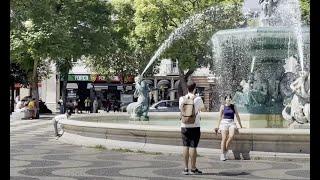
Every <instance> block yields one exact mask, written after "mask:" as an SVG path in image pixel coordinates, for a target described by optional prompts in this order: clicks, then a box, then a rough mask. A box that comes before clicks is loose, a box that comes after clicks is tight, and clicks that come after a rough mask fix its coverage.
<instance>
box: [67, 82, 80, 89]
mask: <svg viewBox="0 0 320 180" xmlns="http://www.w3.org/2000/svg"><path fill="white" fill-rule="evenodd" d="M67 89H78V84H77V83H67Z"/></svg>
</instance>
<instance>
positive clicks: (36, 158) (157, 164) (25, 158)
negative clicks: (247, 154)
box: [10, 118, 310, 180]
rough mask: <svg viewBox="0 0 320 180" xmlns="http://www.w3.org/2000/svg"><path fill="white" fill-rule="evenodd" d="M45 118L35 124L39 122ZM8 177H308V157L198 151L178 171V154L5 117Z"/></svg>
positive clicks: (21, 179)
mask: <svg viewBox="0 0 320 180" xmlns="http://www.w3.org/2000/svg"><path fill="white" fill-rule="evenodd" d="M45 121H47V122H48V123H44V124H41V123H40V124H39V122H45ZM10 124H12V125H11V126H10V140H11V142H10V160H11V161H10V168H11V169H10V179H13V180H29V179H30V180H34V179H41V180H47V179H50V180H59V179H65V180H69V179H70V180H74V179H79V180H91V179H92V180H100V179H116V180H117V179H119V180H122V179H123V180H127V179H130V180H131V179H132V180H135V179H139V180H144V179H148V180H149V179H151V180H180V179H181V180H184V179H186V180H189V179H190V180H191V179H218V180H219V179H221V180H222V179H253V180H257V179H299V180H301V179H310V164H309V163H310V161H309V160H301V161H297V162H295V161H292V162H288V161H285V160H281V159H277V160H276V161H270V160H247V161H244V160H227V161H223V162H222V161H220V160H219V155H213V156H200V157H199V158H198V159H197V166H198V168H199V169H200V170H202V171H203V172H204V173H203V174H202V175H188V176H185V175H182V170H183V168H184V163H183V157H182V155H181V154H157V155H154V154H149V153H145V152H139V153H138V152H125V151H126V150H119V149H118V150H110V149H99V148H86V147H81V146H75V145H71V144H65V143H62V142H60V141H59V140H55V137H54V136H53V127H52V123H51V122H50V118H49V119H43V120H33V121H28V122H26V121H18V120H13V121H10Z"/></svg>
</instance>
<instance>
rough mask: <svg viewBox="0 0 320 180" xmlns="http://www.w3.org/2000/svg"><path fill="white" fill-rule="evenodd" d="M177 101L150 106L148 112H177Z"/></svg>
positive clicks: (165, 101) (166, 101)
mask: <svg viewBox="0 0 320 180" xmlns="http://www.w3.org/2000/svg"><path fill="white" fill-rule="evenodd" d="M179 111H180V110H179V101H178V100H161V101H159V102H156V103H154V104H153V105H151V106H150V108H149V112H179Z"/></svg>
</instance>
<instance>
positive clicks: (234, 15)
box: [134, 0, 243, 70]
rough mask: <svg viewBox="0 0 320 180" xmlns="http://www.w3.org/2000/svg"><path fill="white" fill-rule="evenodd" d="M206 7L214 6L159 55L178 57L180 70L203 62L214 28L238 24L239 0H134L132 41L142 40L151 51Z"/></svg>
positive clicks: (144, 46)
mask: <svg viewBox="0 0 320 180" xmlns="http://www.w3.org/2000/svg"><path fill="white" fill-rule="evenodd" d="M209 7H216V10H215V11H214V12H213V13H212V14H209V15H208V16H205V17H204V18H201V19H200V20H199V22H198V24H197V25H196V26H194V27H193V26H191V27H190V30H189V31H188V32H187V34H186V35H185V36H184V37H183V38H181V39H179V40H177V41H176V42H174V44H173V45H172V46H171V47H170V48H168V50H167V51H166V52H165V53H163V54H162V56H161V58H171V59H178V60H179V66H180V67H181V68H182V69H184V70H187V69H194V68H195V67H199V66H207V65H208V63H210V62H211V60H210V54H211V48H210V44H209V43H208V42H209V41H210V37H211V36H212V35H213V34H214V32H216V31H218V30H221V29H228V28H234V27H237V26H239V25H240V24H239V22H242V20H243V17H242V13H241V7H242V4H241V1H221V0H220V1H217V0H207V1H197V0H195V1H191V0H190V1H184V0H175V1H169V0H162V1H147V0H137V1H135V8H136V13H135V18H134V20H135V23H136V28H135V33H136V35H137V36H138V37H137V40H136V41H137V42H143V43H142V44H143V46H142V48H143V49H144V50H145V51H149V52H154V51H155V50H156V49H157V48H158V47H159V46H160V45H161V44H162V43H163V42H164V40H165V39H167V38H168V36H169V34H170V33H171V32H173V31H174V30H175V29H176V28H177V27H179V26H180V25H181V24H182V23H183V22H184V21H185V20H186V19H188V18H190V17H191V16H193V15H195V14H196V13H201V12H203V11H205V10H207V9H208V8H209ZM152 55H153V54H152ZM152 55H151V56H152ZM149 58H151V57H149Z"/></svg>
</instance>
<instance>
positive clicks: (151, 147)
mask: <svg viewBox="0 0 320 180" xmlns="http://www.w3.org/2000/svg"><path fill="white" fill-rule="evenodd" d="M59 141H60V142H63V143H66V144H73V145H79V146H85V147H104V148H106V149H111V150H112V149H128V150H131V151H136V152H148V153H162V154H181V152H182V146H172V145H160V144H145V143H138V142H130V141H118V140H110V139H102V138H92V137H84V136H80V135H76V134H71V133H67V132H65V133H63V135H62V136H61V137H60V138H59ZM197 150H198V154H199V155H200V156H215V157H216V158H217V159H218V157H219V156H220V154H221V151H220V149H210V148H198V149H197ZM250 157H251V160H271V161H291V162H306V161H310V154H299V153H277V152H259V151H251V152H250ZM229 159H234V157H233V155H232V153H229ZM246 161H248V160H246Z"/></svg>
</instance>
